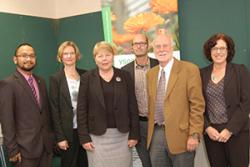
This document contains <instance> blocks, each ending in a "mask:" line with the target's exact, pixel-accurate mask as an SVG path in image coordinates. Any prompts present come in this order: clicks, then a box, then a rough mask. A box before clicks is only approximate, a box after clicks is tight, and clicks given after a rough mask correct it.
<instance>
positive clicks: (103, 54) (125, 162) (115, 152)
mask: <svg viewBox="0 0 250 167" xmlns="http://www.w3.org/2000/svg"><path fill="white" fill-rule="evenodd" d="M114 55H115V49H114V47H113V46H112V45H111V44H109V43H107V42H98V43H97V44H96V45H95V47H94V49H93V57H94V60H95V63H96V65H97V68H96V69H94V70H91V71H89V72H86V73H85V74H84V75H82V76H81V86H80V90H79V97H78V106H77V119H78V123H79V124H78V125H79V127H78V134H79V139H80V143H81V144H82V146H83V147H84V148H85V149H86V150H87V156H88V162H89V166H90V167H117V166H119V167H131V166H132V151H131V149H132V147H134V146H135V145H136V144H137V141H138V139H139V118H138V109H137V103H136V99H135V93H134V85H133V83H132V79H131V78H130V75H129V73H128V72H126V71H123V70H120V69H116V68H115V67H113V60H114Z"/></svg>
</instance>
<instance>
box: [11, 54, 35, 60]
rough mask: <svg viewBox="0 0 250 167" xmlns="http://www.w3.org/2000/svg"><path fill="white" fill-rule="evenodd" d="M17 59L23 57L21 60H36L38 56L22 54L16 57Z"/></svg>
mask: <svg viewBox="0 0 250 167" xmlns="http://www.w3.org/2000/svg"><path fill="white" fill-rule="evenodd" d="M16 57H21V58H24V59H28V58H30V59H34V58H36V55H35V54H29V55H28V54H21V55H16Z"/></svg>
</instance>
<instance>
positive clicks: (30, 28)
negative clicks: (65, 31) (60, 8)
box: [0, 13, 56, 79]
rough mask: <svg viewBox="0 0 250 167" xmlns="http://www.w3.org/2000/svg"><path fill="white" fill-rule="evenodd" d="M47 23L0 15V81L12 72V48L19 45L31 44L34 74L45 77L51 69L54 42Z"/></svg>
mask: <svg viewBox="0 0 250 167" xmlns="http://www.w3.org/2000/svg"><path fill="white" fill-rule="evenodd" d="M53 27H54V26H53V21H52V20H51V19H46V18H39V17H31V16H23V15H15V14H7V13H0V68H1V70H0V79H3V78H5V77H6V76H8V75H10V74H11V73H12V72H13V71H14V70H15V65H14V64H13V62H12V56H13V55H14V51H15V48H16V47H17V46H18V45H19V44H20V43H22V42H28V43H31V44H32V45H33V46H34V48H35V50H36V54H37V60H38V64H37V67H36V68H35V72H36V73H37V74H40V75H42V76H45V78H47V76H48V75H49V74H50V73H51V71H53V70H54V69H55V68H56V67H55V63H54V55H55V49H56V38H55V33H54V29H53Z"/></svg>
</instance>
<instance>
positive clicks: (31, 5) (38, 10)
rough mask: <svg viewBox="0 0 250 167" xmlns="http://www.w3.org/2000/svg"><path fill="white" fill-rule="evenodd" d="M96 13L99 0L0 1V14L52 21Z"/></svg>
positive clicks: (98, 8)
mask: <svg viewBox="0 0 250 167" xmlns="http://www.w3.org/2000/svg"><path fill="white" fill-rule="evenodd" d="M96 11H101V2H100V0H91V1H90V0H0V12H5V13H14V14H23V15H30V16H38V17H45V18H53V19H58V18H63V17H69V16H75V15H80V14H85V13H92V12H96Z"/></svg>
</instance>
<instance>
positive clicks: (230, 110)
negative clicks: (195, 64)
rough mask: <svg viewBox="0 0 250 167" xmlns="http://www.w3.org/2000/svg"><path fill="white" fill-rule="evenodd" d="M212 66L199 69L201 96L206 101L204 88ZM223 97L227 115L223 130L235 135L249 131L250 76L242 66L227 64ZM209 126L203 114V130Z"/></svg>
mask: <svg viewBox="0 0 250 167" xmlns="http://www.w3.org/2000/svg"><path fill="white" fill-rule="evenodd" d="M212 69H213V65H210V66H208V67H205V68H203V69H201V78H202V82H203V95H204V97H205V100H206V87H207V84H208V82H209V79H210V78H211V73H212ZM224 79H225V80H224V97H225V103H226V110H227V114H228V119H229V120H228V123H227V124H226V126H225V128H227V129H228V130H229V131H231V132H233V134H234V135H237V134H238V133H239V132H241V131H244V130H249V116H248V115H249V112H250V74H249V72H248V71H247V68H246V67H245V66H244V65H237V64H233V63H227V66H226V73H225V78H224ZM209 125H210V121H209V117H208V114H207V111H206V112H205V128H207V127H208V126H209Z"/></svg>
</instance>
